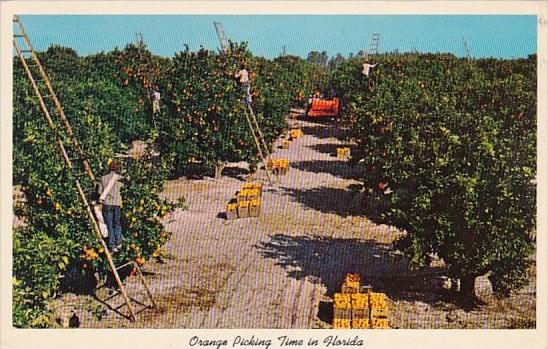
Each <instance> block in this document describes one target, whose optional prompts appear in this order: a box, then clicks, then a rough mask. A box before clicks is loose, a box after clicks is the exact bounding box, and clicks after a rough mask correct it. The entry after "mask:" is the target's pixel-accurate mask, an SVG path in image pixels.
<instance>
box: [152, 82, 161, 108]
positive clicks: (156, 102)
mask: <svg viewBox="0 0 548 349" xmlns="http://www.w3.org/2000/svg"><path fill="white" fill-rule="evenodd" d="M152 113H154V114H160V92H159V91H158V87H155V88H154V91H153V92H152Z"/></svg>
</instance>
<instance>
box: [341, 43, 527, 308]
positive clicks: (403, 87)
mask: <svg viewBox="0 0 548 349" xmlns="http://www.w3.org/2000/svg"><path fill="white" fill-rule="evenodd" d="M377 62H378V63H379V66H378V67H377V68H375V70H374V71H373V73H372V76H371V78H370V80H365V79H364V77H363V76H362V75H361V69H360V68H361V61H360V59H359V58H353V59H349V60H347V61H346V62H345V64H343V65H340V66H339V67H338V68H337V69H336V70H335V71H334V72H333V84H334V85H335V87H336V90H337V92H338V94H339V95H341V96H343V98H344V102H345V103H344V107H343V111H342V123H343V124H344V125H345V126H346V127H347V128H348V130H349V137H350V138H352V139H354V140H355V141H356V143H357V148H356V151H355V152H354V153H353V161H354V162H355V163H360V164H361V165H362V166H361V168H363V169H364V172H363V173H362V179H363V182H364V184H365V186H366V188H367V189H368V191H369V192H370V194H371V195H370V200H375V199H377V200H383V201H385V202H386V203H387V205H384V206H385V209H384V211H382V212H381V219H382V220H383V221H384V222H386V223H387V224H391V225H394V226H396V227H398V228H401V229H403V230H405V231H406V232H407V234H406V235H405V237H403V238H402V239H401V240H399V241H398V242H397V247H398V248H399V249H400V250H402V251H405V252H406V253H407V254H408V255H409V256H411V258H412V259H411V261H412V262H413V263H414V264H416V265H424V264H425V263H427V261H428V258H429V256H430V255H432V254H435V255H437V256H439V257H440V258H442V259H443V260H444V261H445V263H446V265H447V266H448V271H449V273H450V275H451V276H452V277H455V278H458V279H460V285H461V288H460V289H461V293H462V295H463V296H465V298H466V299H473V292H474V280H475V278H476V277H477V276H480V275H484V274H486V273H489V279H490V280H491V282H492V285H493V289H494V291H495V292H496V293H497V294H499V295H507V294H508V293H509V292H510V291H511V290H514V289H516V288H519V287H520V286H522V285H523V284H524V283H525V282H527V280H528V271H529V267H530V265H531V258H532V257H533V256H532V254H533V251H534V241H535V239H534V236H535V233H534V231H535V217H536V216H535V212H536V210H535V207H536V186H535V184H534V183H535V181H534V180H535V176H536V56H531V57H529V58H527V59H520V60H511V61H505V60H494V59H488V60H487V59H486V60H477V61H468V60H465V59H458V58H456V57H454V56H452V55H449V54H423V55H418V54H404V55H397V56H388V55H386V56H381V57H378V60H377ZM386 188H389V189H390V190H389V191H386ZM385 191H386V193H385Z"/></svg>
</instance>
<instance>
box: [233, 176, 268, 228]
mask: <svg viewBox="0 0 548 349" xmlns="http://www.w3.org/2000/svg"><path fill="white" fill-rule="evenodd" d="M262 196H263V185H262V183H246V184H244V185H243V186H242V189H241V190H240V191H238V192H237V193H236V198H234V199H232V200H230V202H229V203H228V204H227V206H226V218H227V219H228V220H234V219H237V218H247V217H258V216H259V214H260V213H261V205H262Z"/></svg>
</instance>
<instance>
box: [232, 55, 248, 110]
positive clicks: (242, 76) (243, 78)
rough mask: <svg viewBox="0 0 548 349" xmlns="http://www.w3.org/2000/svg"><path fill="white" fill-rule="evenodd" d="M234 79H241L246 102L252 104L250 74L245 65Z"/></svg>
mask: <svg viewBox="0 0 548 349" xmlns="http://www.w3.org/2000/svg"><path fill="white" fill-rule="evenodd" d="M234 77H235V78H237V79H239V81H240V85H241V86H242V89H243V92H244V93H245V102H246V103H247V104H251V85H250V84H249V72H248V71H247V69H246V66H245V64H242V65H241V66H240V70H239V71H237V72H236V74H234Z"/></svg>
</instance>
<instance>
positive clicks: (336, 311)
mask: <svg viewBox="0 0 548 349" xmlns="http://www.w3.org/2000/svg"><path fill="white" fill-rule="evenodd" d="M333 318H335V319H346V320H351V319H352V309H350V308H346V309H345V308H337V307H333Z"/></svg>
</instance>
